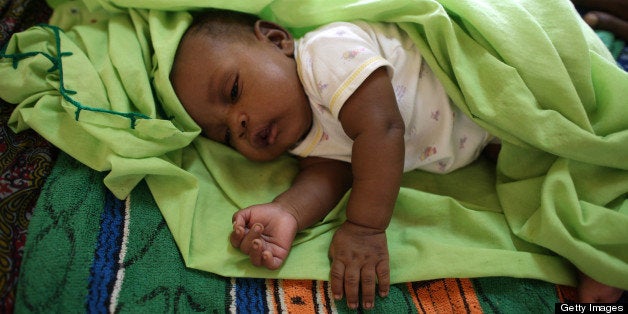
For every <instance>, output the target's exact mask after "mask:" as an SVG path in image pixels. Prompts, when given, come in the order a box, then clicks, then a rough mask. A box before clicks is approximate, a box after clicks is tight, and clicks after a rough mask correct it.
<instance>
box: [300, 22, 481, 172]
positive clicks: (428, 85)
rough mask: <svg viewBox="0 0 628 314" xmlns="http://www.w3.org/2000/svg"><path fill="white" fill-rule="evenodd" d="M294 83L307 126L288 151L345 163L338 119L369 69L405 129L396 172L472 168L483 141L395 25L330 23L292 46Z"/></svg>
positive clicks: (345, 143)
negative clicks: (385, 83)
mask: <svg viewBox="0 0 628 314" xmlns="http://www.w3.org/2000/svg"><path fill="white" fill-rule="evenodd" d="M296 45H297V46H296V59H297V66H298V72H299V76H300V78H301V81H302V83H303V86H304V88H305V92H306V93H307V95H308V97H309V99H310V105H311V106H312V112H313V123H312V128H311V130H310V132H309V133H308V134H307V135H306V137H305V138H304V139H303V140H302V141H301V142H300V143H298V144H297V145H296V147H294V148H293V149H291V150H290V152H291V153H292V154H295V155H297V156H302V157H306V156H318V157H325V158H331V159H337V160H342V161H347V162H351V150H352V144H353V141H352V140H351V139H350V138H349V137H348V136H347V135H346V134H345V132H344V130H343V128H342V125H341V123H340V121H339V119H338V115H339V112H340V110H341V109H342V106H343V104H344V103H345V101H346V100H347V99H348V98H349V97H350V96H351V94H352V93H353V92H354V91H355V90H356V89H357V88H358V87H359V86H360V85H361V84H362V83H363V82H364V80H365V79H366V78H367V77H368V76H369V75H370V74H371V73H372V72H373V71H374V70H376V69H378V68H380V67H386V69H387V71H388V75H389V76H390V77H391V78H392V80H391V81H392V86H393V88H394V91H395V96H396V98H397V104H398V106H399V110H400V112H401V115H402V118H403V121H404V123H405V130H406V133H405V136H404V139H405V163H404V171H409V170H413V169H422V170H426V171H430V172H436V173H447V172H450V171H453V170H455V169H458V168H460V167H462V166H465V165H467V164H469V163H471V162H472V161H474V160H475V159H476V158H477V157H478V155H479V154H480V152H481V150H482V148H484V146H485V145H486V144H487V143H488V142H489V141H490V140H491V136H490V135H489V134H488V132H486V131H485V130H484V129H482V128H480V127H479V126H478V125H476V124H475V123H473V122H472V121H471V120H470V119H469V118H468V117H467V116H466V115H465V114H463V113H462V112H461V111H460V110H459V109H458V108H457V107H455V106H453V105H451V104H450V102H449V97H448V96H447V94H446V93H445V90H444V88H443V86H442V85H441V84H440V82H439V81H438V80H437V79H436V76H435V75H434V73H433V72H432V71H431V70H430V68H429V67H428V66H427V64H426V63H425V62H423V60H422V57H421V54H420V53H419V51H418V49H417V48H416V46H415V45H414V43H413V42H412V40H411V39H410V38H409V37H408V36H407V35H406V34H405V33H404V32H403V31H402V30H400V29H399V28H398V27H397V26H396V25H395V24H382V23H367V22H361V21H357V22H353V23H345V22H337V23H331V24H328V25H325V26H323V27H320V28H318V29H316V30H314V31H312V32H309V33H307V34H306V35H305V36H304V37H303V38H301V39H299V40H297V42H296Z"/></svg>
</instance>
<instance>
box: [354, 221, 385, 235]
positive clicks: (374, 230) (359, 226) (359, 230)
mask: <svg viewBox="0 0 628 314" xmlns="http://www.w3.org/2000/svg"><path fill="white" fill-rule="evenodd" d="M343 228H344V229H346V230H347V231H351V232H353V233H354V234H359V235H374V234H379V233H385V232H386V228H387V226H384V227H378V226H370V225H368V224H365V223H360V222H356V221H353V220H351V219H347V220H345V222H344V223H343Z"/></svg>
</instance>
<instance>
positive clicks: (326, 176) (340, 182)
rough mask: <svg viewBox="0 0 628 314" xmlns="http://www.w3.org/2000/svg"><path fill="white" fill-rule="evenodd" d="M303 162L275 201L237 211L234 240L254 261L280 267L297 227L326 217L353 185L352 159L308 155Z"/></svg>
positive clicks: (257, 263)
mask: <svg viewBox="0 0 628 314" xmlns="http://www.w3.org/2000/svg"><path fill="white" fill-rule="evenodd" d="M299 165H300V171H299V174H298V175H297V176H296V178H295V180H294V182H293V184H292V186H291V187H290V188H289V189H288V190H287V191H285V192H284V193H282V194H280V195H279V196H277V197H276V198H275V200H274V201H273V202H271V203H267V204H261V205H254V206H251V207H247V208H244V209H242V210H240V211H238V212H236V213H235V214H234V215H233V224H234V225H233V232H232V233H231V237H230V241H231V244H232V245H233V246H234V247H236V248H239V249H240V250H241V251H242V252H244V253H245V254H247V255H249V257H250V259H251V262H252V263H253V265H256V266H265V267H267V268H269V269H277V268H279V267H280V266H281V265H282V264H283V262H284V260H285V259H286V257H287V256H288V253H289V251H290V249H291V246H292V242H293V240H294V236H295V235H296V233H297V231H300V230H303V229H305V228H307V227H309V226H311V225H313V224H315V223H316V222H318V221H319V220H321V219H322V218H323V217H325V215H327V214H328V213H329V211H330V210H331V209H332V208H334V206H336V204H337V203H338V201H339V200H340V199H341V198H342V196H343V195H344V194H345V193H346V192H347V190H348V189H349V187H351V167H350V165H349V164H348V163H345V162H341V161H337V160H331V159H324V158H318V157H308V158H304V159H302V160H301V161H300V164H299Z"/></svg>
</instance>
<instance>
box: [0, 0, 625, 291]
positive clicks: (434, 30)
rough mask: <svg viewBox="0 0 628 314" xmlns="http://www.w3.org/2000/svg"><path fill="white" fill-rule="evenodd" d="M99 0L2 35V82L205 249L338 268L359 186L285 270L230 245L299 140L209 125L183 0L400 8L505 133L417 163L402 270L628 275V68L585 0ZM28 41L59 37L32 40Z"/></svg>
mask: <svg viewBox="0 0 628 314" xmlns="http://www.w3.org/2000/svg"><path fill="white" fill-rule="evenodd" d="M84 2H85V5H86V7H88V8H90V9H91V11H90V12H88V11H87V10H86V9H85V7H82V6H80V2H78V1H75V2H69V3H63V4H59V5H58V6H57V7H56V10H55V14H54V16H53V19H52V23H54V24H56V25H59V26H60V27H62V28H63V29H65V30H66V32H59V33H58V37H56V36H55V29H54V28H47V27H38V28H34V29H31V30H29V31H26V32H24V33H21V34H18V35H16V36H14V38H13V39H12V40H11V42H10V43H9V44H8V47H7V49H6V51H3V54H5V55H7V58H4V59H2V60H1V61H0V97H2V98H3V99H5V100H7V101H9V102H12V103H17V104H19V106H18V108H17V109H16V110H15V112H14V114H13V116H12V119H11V121H10V123H11V126H12V127H13V128H14V129H15V130H18V131H19V130H24V129H26V128H33V129H35V130H36V131H37V132H39V133H41V134H42V135H44V136H45V137H46V138H47V139H48V140H50V141H51V142H52V143H53V144H55V145H56V146H58V147H60V148H61V149H62V150H64V151H66V152H68V153H69V154H70V155H72V156H73V157H74V158H76V159H78V160H79V161H81V162H83V163H85V164H86V165H88V166H90V167H92V168H94V169H96V170H99V171H109V174H108V175H107V177H106V179H105V183H106V185H107V186H108V187H109V188H110V189H111V190H112V191H113V192H114V193H115V195H116V196H118V197H120V198H123V197H125V196H127V194H128V193H129V192H130V191H131V189H133V187H134V186H135V185H136V184H137V183H138V182H139V181H140V180H142V179H145V180H146V182H147V183H148V185H149V187H150V190H151V192H152V194H153V196H154V198H155V200H156V202H157V204H158V206H159V209H160V210H161V212H162V213H163V215H164V217H165V219H166V221H167V223H168V226H169V228H170V230H171V231H172V233H173V235H174V238H175V240H176V241H177V244H178V247H179V249H180V251H181V253H182V256H183V258H184V259H185V261H186V264H187V265H188V266H189V267H193V268H197V269H201V270H205V271H210V272H214V273H217V274H220V275H224V276H246V277H268V278H311V279H328V273H329V261H328V259H327V248H328V245H329V242H330V240H331V236H332V235H333V230H334V228H335V227H337V226H338V224H340V223H341V222H342V220H343V217H344V207H343V205H344V204H346V198H345V199H344V200H343V201H342V202H341V204H340V205H339V206H338V207H337V208H336V209H334V211H332V212H331V213H330V214H329V215H328V216H327V217H326V219H325V220H324V221H323V222H321V223H319V224H318V225H316V226H315V227H313V228H311V229H308V230H306V231H305V232H303V233H301V234H299V235H298V237H297V239H296V243H295V244H296V245H295V246H294V248H293V250H292V252H291V254H290V256H289V258H288V260H287V261H286V263H285V264H284V266H283V267H282V268H281V269H280V270H278V271H269V270H265V269H261V268H256V267H253V266H251V264H250V263H249V261H248V258H247V257H246V256H245V255H243V254H241V253H240V252H239V251H237V250H235V249H233V248H232V247H231V246H230V245H229V242H228V235H229V232H230V231H231V215H232V214H233V212H234V211H236V210H237V209H239V208H242V207H245V206H248V205H252V204H256V203H261V202H267V201H270V200H272V199H273V197H274V196H276V195H277V194H278V193H280V192H282V191H283V190H285V189H286V188H287V187H288V186H289V185H290V181H291V179H292V178H293V177H294V175H295V174H296V172H297V167H296V162H295V160H294V159H292V158H290V157H282V158H281V159H280V160H278V161H276V162H272V163H264V164H260V163H253V162H249V161H246V160H245V159H243V157H241V156H240V155H238V154H237V153H235V152H233V151H232V150H230V149H228V148H225V147H224V146H222V145H219V144H215V143H212V142H210V141H208V140H205V139H203V138H200V137H197V135H198V133H199V128H198V126H196V125H195V124H194V122H193V121H192V120H191V119H190V118H189V116H188V115H187V114H185V112H184V111H183V109H182V107H181V105H180V103H179V102H178V100H177V99H176V97H175V94H174V92H173V90H172V86H171V85H170V83H169V81H168V74H169V71H170V67H171V62H172V59H173V56H174V53H175V51H176V46H177V43H178V40H179V39H180V37H181V34H182V33H183V32H184V30H185V28H186V27H187V25H188V24H189V21H190V17H189V14H187V13H185V12H181V11H180V10H184V9H189V8H195V7H201V6H203V7H220V8H227V9H236V10H243V11H247V12H253V13H260V14H261V15H262V16H263V17H264V18H267V19H272V20H275V21H278V22H280V23H281V24H283V25H285V26H286V27H288V28H289V29H291V30H292V31H293V32H294V33H295V34H296V35H297V36H299V35H302V34H303V32H304V31H306V30H308V29H311V28H312V27H313V26H316V25H320V24H324V23H327V22H330V21H334V20H350V19H357V18H361V19H367V20H373V21H389V22H398V23H400V25H401V27H402V28H403V29H404V30H406V31H407V32H408V33H409V34H410V36H412V38H413V39H414V41H415V42H416V44H417V46H418V47H419V48H420V49H421V51H422V53H423V54H424V57H425V59H426V61H427V62H428V63H429V65H430V66H431V67H432V69H433V70H434V71H435V73H436V74H437V75H438V77H439V79H440V80H441V81H442V82H443V83H444V85H445V87H446V89H447V91H448V93H449V95H450V97H451V98H452V99H453V100H454V102H455V103H456V104H457V105H458V106H459V107H460V108H461V109H462V110H463V111H464V112H465V113H467V114H469V115H471V116H473V117H474V118H475V120H476V121H477V123H478V124H480V125H482V126H484V127H485V128H486V129H488V130H489V131H490V132H491V133H493V134H495V135H497V136H499V137H500V138H501V139H502V140H503V148H502V152H501V155H500V160H499V162H498V165H497V170H495V166H494V165H492V164H491V163H490V162H487V161H485V160H483V159H480V160H479V161H478V162H476V163H474V164H472V165H471V166H469V167H466V168H464V169H461V170H459V171H456V172H454V173H451V174H448V175H434V174H427V173H423V172H420V171H414V172H411V173H407V174H406V175H405V176H404V180H403V187H402V189H401V192H400V195H399V199H398V202H397V206H396V208H395V214H394V216H393V219H392V222H391V224H390V227H389V229H388V232H387V234H388V241H389V249H390V254H391V269H392V274H391V276H392V278H391V279H392V281H393V282H404V281H416V280H424V279H432V278H439V277H478V276H512V277H528V278H538V279H543V280H547V281H551V282H555V283H563V284H575V279H574V271H573V268H572V266H571V265H572V263H573V265H575V266H576V267H577V268H579V269H581V270H583V271H585V272H586V273H587V274H589V275H590V276H592V277H593V278H595V279H597V280H599V281H602V282H604V283H606V284H609V285H613V286H617V287H621V288H624V289H628V201H627V199H626V198H627V193H628V105H627V104H628V88H627V87H628V74H626V73H625V72H623V71H622V70H620V69H619V68H617V67H616V66H615V64H614V62H613V61H612V58H611V56H610V54H609V53H608V51H607V50H606V49H605V48H604V45H603V44H602V42H601V41H600V40H599V39H598V38H597V37H596V36H595V34H594V33H593V32H592V31H591V30H590V29H589V28H588V27H586V26H585V25H584V23H582V22H581V21H580V19H579V16H578V15H577V14H576V12H575V10H574V9H573V8H572V7H571V4H570V2H569V1H567V0H555V1H545V0H518V1H515V0H414V1H412V0H369V1H340V0H318V1H316V0H311V1H296V0H293V1H289V0H275V1H272V0H267V1H233V0H224V1H220V0H205V1H200V0H186V1H177V2H176V3H177V4H176V7H173V5H172V3H173V2H171V1H165V0H137V1H122V0H111V1H108V0H100V1H97V0H84ZM165 9H171V10H173V11H172V12H169V11H163V10H165ZM57 38H58V39H59V41H58V43H60V50H59V51H60V52H61V53H63V54H64V55H63V56H62V57H59V51H57V41H56V40H57ZM28 52H45V54H37V55H35V56H30V55H23V57H24V58H22V59H19V58H17V57H18V55H17V54H20V53H28ZM67 52H71V53H72V55H67ZM47 56H48V57H47ZM18 59H19V60H18ZM59 59H60V60H61V63H59V62H57V61H56V60H59ZM52 62H57V64H56V65H57V66H56V67H53V63H52ZM14 66H16V67H17V68H14ZM49 70H50V71H49ZM61 82H62V83H63V86H61ZM72 91H76V93H72ZM77 106H80V108H81V110H80V111H78V114H77V108H78V107H77ZM83 106H84V107H83ZM94 108H98V109H94ZM129 113H137V114H129ZM77 117H78V121H77ZM554 252H555V253H556V254H558V255H560V256H563V257H564V258H562V257H558V256H557V255H556V254H555V253H554Z"/></svg>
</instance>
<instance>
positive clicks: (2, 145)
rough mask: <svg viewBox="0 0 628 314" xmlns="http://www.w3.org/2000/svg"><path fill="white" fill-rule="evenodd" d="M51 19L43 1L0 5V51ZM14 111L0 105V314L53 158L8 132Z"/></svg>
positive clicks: (6, 308) (29, 138) (45, 148)
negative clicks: (14, 36) (12, 38)
mask: <svg viewBox="0 0 628 314" xmlns="http://www.w3.org/2000/svg"><path fill="white" fill-rule="evenodd" d="M50 14H51V10H50V8H49V7H48V6H47V5H46V3H45V1H30V0H12V1H9V0H0V46H3V45H4V44H5V43H6V42H7V41H8V40H9V37H10V36H11V34H12V33H15V32H19V31H22V30H24V29H26V28H28V27H30V26H32V25H35V24H37V23H41V22H45V21H46V20H47V19H48V17H49V16H50ZM13 108H14V106H13V105H10V104H8V103H6V102H4V101H1V100H0V313H11V312H12V311H13V306H14V299H15V289H16V284H17V278H18V274H19V269H20V265H21V263H22V254H23V247H24V242H25V240H26V230H27V227H28V222H29V220H30V217H31V214H32V212H33V207H34V205H35V202H36V201H37V197H38V195H39V191H40V189H41V187H42V186H43V183H44V181H45V179H46V177H47V175H48V173H49V171H50V168H51V166H52V160H53V159H54V156H55V152H56V149H55V148H53V147H52V146H51V145H50V144H49V143H48V142H47V141H45V140H44V139H42V138H41V136H39V135H38V134H36V133H35V132H33V131H29V132H24V133H21V134H18V135H16V134H15V133H13V132H12V131H11V130H9V128H8V127H7V123H6V122H7V120H8V119H9V116H10V114H11V111H12V110H13Z"/></svg>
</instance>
